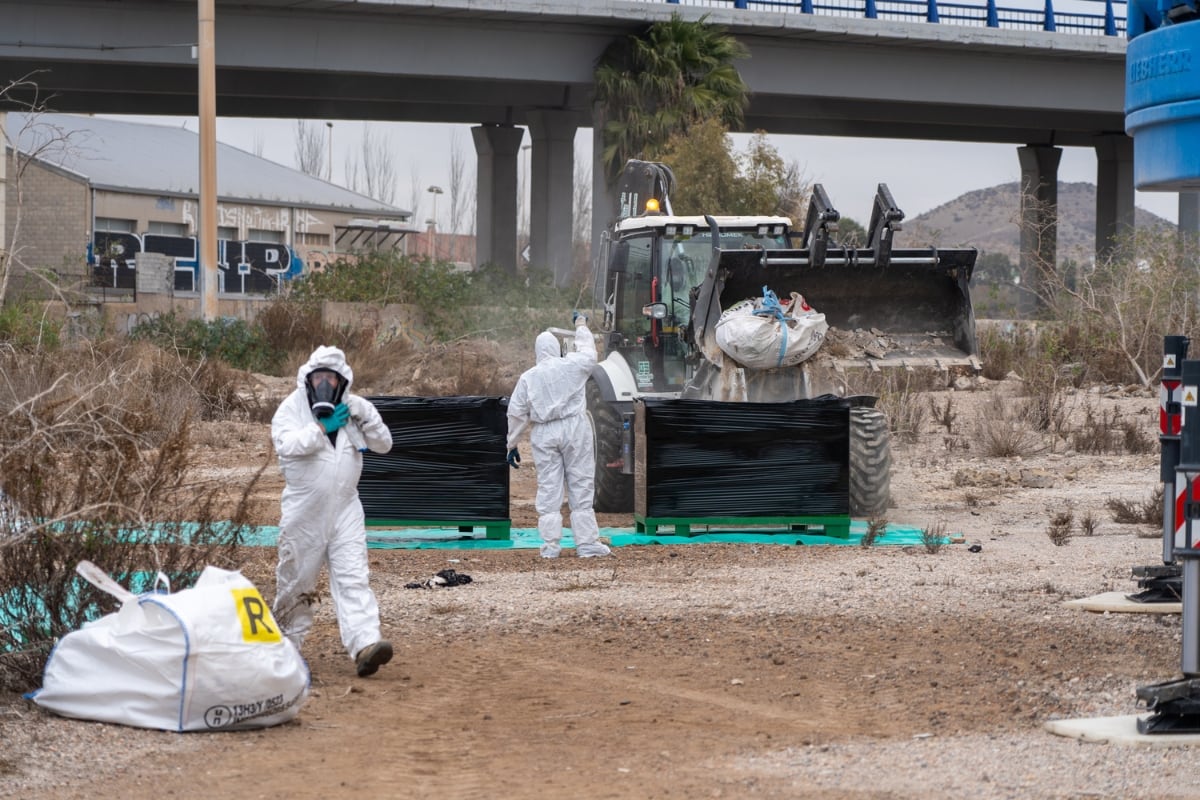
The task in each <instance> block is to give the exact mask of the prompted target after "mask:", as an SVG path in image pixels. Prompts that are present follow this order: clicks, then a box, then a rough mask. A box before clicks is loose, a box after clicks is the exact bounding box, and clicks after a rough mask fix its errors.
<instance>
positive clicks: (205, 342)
mask: <svg viewBox="0 0 1200 800" xmlns="http://www.w3.org/2000/svg"><path fill="white" fill-rule="evenodd" d="M129 338H130V339H133V340H134V341H147V342H151V343H153V344H155V345H158V346H159V347H161V348H163V349H165V350H168V351H174V352H178V353H179V354H180V355H181V356H183V357H184V358H186V359H189V360H193V361H198V360H201V359H220V360H221V361H224V362H225V363H226V364H228V365H230V366H231V367H234V368H235V369H244V370H249V371H250V372H262V373H268V374H275V373H276V372H277V371H278V370H279V369H280V366H281V364H282V362H283V360H284V357H285V355H286V354H285V353H284V352H282V351H280V350H279V349H278V348H277V347H274V346H272V345H271V344H270V343H269V342H268V340H267V338H266V336H265V335H264V332H263V329H262V327H261V326H259V325H256V324H253V323H248V322H246V321H245V320H240V319H218V320H212V321H211V322H205V321H203V320H198V319H188V320H182V319H180V318H179V317H178V316H176V315H175V314H173V313H172V314H163V315H161V316H159V317H156V318H154V319H151V320H148V321H147V322H143V323H141V324H139V325H137V326H136V327H135V328H134V329H133V330H131V331H130V332H129Z"/></svg>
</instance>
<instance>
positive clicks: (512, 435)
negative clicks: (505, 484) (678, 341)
mask: <svg viewBox="0 0 1200 800" xmlns="http://www.w3.org/2000/svg"><path fill="white" fill-rule="evenodd" d="M574 321H575V324H576V328H575V351H574V352H571V353H567V354H566V355H563V354H562V346H561V345H560V344H559V342H558V339H557V337H555V335H554V334H552V333H550V332H549V331H543V332H542V333H539V334H538V335H537V339H536V340H535V341H534V344H533V350H534V354H535V356H536V358H537V363H536V364H535V365H534V366H533V367H531V368H529V369H528V370H526V371H525V372H524V374H522V375H521V377H520V378H519V379H518V380H517V386H516V388H515V389H513V393H512V397H510V398H509V400H508V463H509V466H511V467H513V468H514V469H516V468H517V464H518V462H520V460H521V455H520V452H519V451H518V450H517V442H518V441H519V440H520V438H521V434H523V433H524V432H525V430H526V428H528V429H529V443H530V446H531V448H532V450H533V466H534V468H535V469H537V478H538V488H537V499H536V501H535V508H536V509H537V513H538V533H539V534H540V535H541V538H542V547H541V554H542V557H543V558H557V557H558V554H559V552H561V550H562V547H561V545H560V544H559V542H560V541H561V540H562V501H563V483H564V481H565V483H566V493H567V502H568V504H569V505H570V508H571V533H572V535H573V536H574V537H575V555H577V556H582V557H584V558H589V557H592V556H606V555H608V554H609V553H610V552H611V551H610V550H609V549H608V547H607V545H605V544H604V543H602V542H600V541H599V535H600V529H599V528H598V527H597V525H596V514H595V512H593V511H592V492H593V489H594V484H595V479H596V462H595V456H594V455H593V453H592V426H591V424H590V423H589V422H588V418H587V413H586V412H587V398H586V395H585V393H584V388H585V386H586V385H587V380H588V376H589V375H590V374H591V371H592V367H594V366H595V365H596V344H595V342H594V341H593V340H592V332H591V331H590V330H588V327H587V317H586V316H583V315H582V314H578V313H576V314H575V320H574Z"/></svg>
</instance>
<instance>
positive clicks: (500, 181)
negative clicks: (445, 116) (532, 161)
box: [471, 124, 525, 275]
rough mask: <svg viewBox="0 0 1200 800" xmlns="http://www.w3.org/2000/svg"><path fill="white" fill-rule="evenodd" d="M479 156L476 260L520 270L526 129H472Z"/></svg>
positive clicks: (480, 262) (501, 127) (494, 125)
mask: <svg viewBox="0 0 1200 800" xmlns="http://www.w3.org/2000/svg"><path fill="white" fill-rule="evenodd" d="M471 138H472V139H474V140H475V155H476V158H477V159H478V172H477V175H476V183H477V189H476V192H477V194H476V209H475V214H476V223H475V234H476V245H475V246H476V259H475V260H476V261H477V262H478V263H479V264H480V265H483V264H496V265H497V266H500V267H502V268H504V269H505V270H506V271H508V272H509V273H510V274H513V275H515V274H516V273H517V154H518V153H519V152H520V149H521V140H522V139H524V138H525V129H524V128H518V127H516V126H514V125H497V124H486V125H479V126H477V127H474V128H471Z"/></svg>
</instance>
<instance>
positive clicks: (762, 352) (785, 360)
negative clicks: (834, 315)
mask: <svg viewBox="0 0 1200 800" xmlns="http://www.w3.org/2000/svg"><path fill="white" fill-rule="evenodd" d="M828 330H829V325H828V324H827V323H826V322H825V315H824V314H819V313H817V312H816V311H814V310H813V309H812V307H811V306H809V305H808V303H806V302H805V301H804V297H803V296H801V295H800V294H799V293H798V292H792V298H791V301H790V302H788V303H786V304H781V303H780V302H779V298H778V297H777V296H776V295H775V292H773V291H771V290H770V289H769V288H767V287H766V286H764V287H763V296H762V297H761V298H757V297H756V298H749V299H747V300H742V301H740V302H737V303H734V304H733V305H732V306H730V307H729V308H727V309H725V311H724V312H723V313H722V314H721V318H720V319H719V320H717V330H716V339H717V346H718V347H720V348H721V350H722V351H723V352H724V353H725V355H727V356H729V357H730V358H732V359H733V360H734V361H736V362H737V363H739V364H741V365H742V366H743V367H748V368H750V369H778V368H779V367H794V366H795V365H797V364H799V363H801V362H802V361H807V360H808V359H809V358H811V357H812V356H813V354H814V353H816V352H817V350H818V349H820V347H821V343H822V342H824V341H825V334H826V332H827V331H828Z"/></svg>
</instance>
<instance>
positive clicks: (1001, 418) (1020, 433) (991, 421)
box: [975, 395, 1046, 458]
mask: <svg viewBox="0 0 1200 800" xmlns="http://www.w3.org/2000/svg"><path fill="white" fill-rule="evenodd" d="M975 443H976V450H978V451H979V452H982V453H984V454H985V455H988V456H993V457H996V458H1012V457H1013V456H1023V455H1028V454H1030V453H1036V452H1040V451H1042V450H1044V449H1046V444H1045V442H1044V440H1043V438H1042V437H1041V436H1040V435H1039V434H1038V433H1037V432H1036V430H1034V429H1033V427H1032V426H1031V425H1030V424H1029V422H1028V421H1027V419H1026V417H1025V416H1024V414H1023V413H1022V407H1021V406H1016V405H1014V404H1012V403H1010V402H1009V400H1008V398H1005V397H1004V396H1002V395H995V396H994V397H992V398H991V399H990V400H989V401H988V407H987V408H985V409H984V410H983V412H982V413H981V414H980V417H979V418H978V419H977V420H976V421H975Z"/></svg>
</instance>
